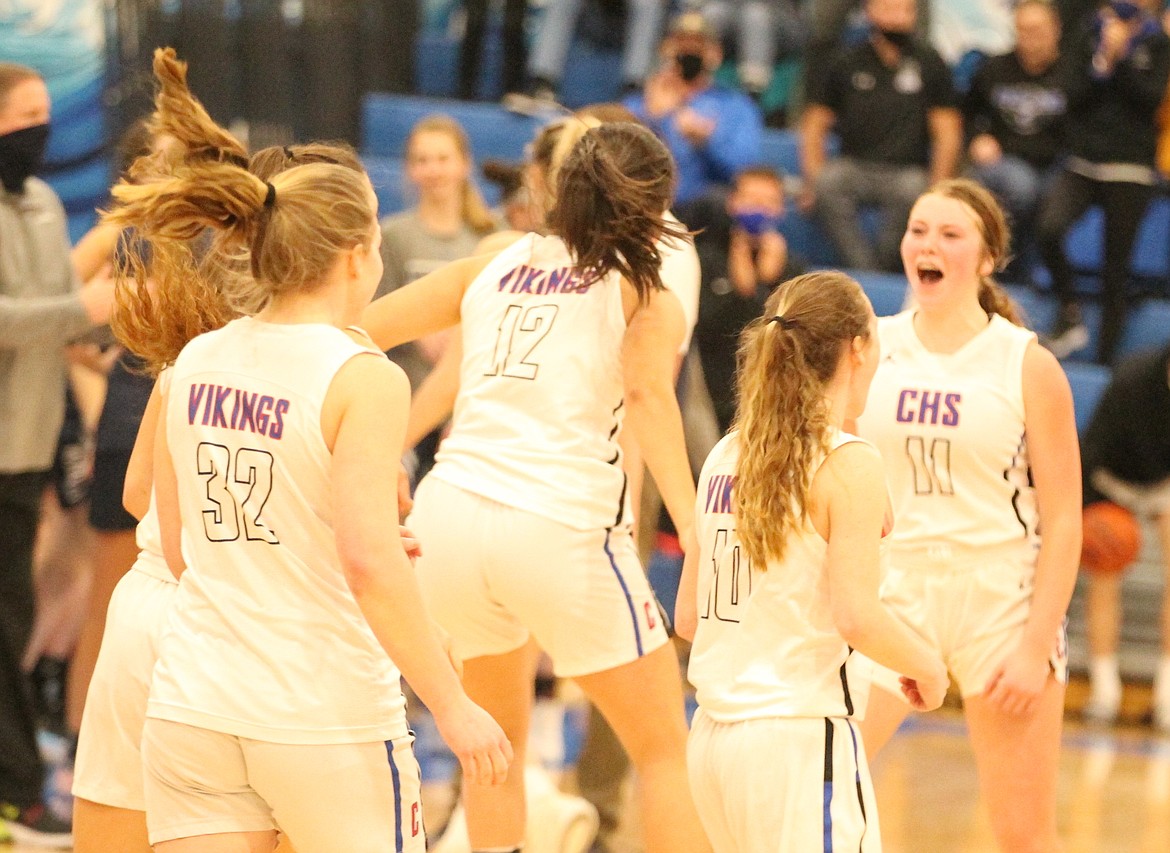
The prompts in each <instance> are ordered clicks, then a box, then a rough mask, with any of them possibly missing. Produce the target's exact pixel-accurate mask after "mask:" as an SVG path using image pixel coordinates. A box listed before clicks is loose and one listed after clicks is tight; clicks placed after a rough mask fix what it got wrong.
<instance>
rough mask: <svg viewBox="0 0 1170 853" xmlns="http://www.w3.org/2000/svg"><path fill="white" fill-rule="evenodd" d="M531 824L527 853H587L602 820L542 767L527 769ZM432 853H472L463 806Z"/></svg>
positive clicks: (528, 824)
mask: <svg viewBox="0 0 1170 853" xmlns="http://www.w3.org/2000/svg"><path fill="white" fill-rule="evenodd" d="M524 784H525V788H526V789H527V806H528V821H527V825H526V827H525V835H526V838H525V841H524V853H585V851H587V850H588V849H589V845H590V844H592V843H593V839H594V838H596V837H597V829H598V827H599V826H600V825H601V821H600V819H599V818H598V816H597V809H596V808H594V806H593V804H592V803H590V802H589V801H588V800H585V799H583V798H581V797H574V796H573V795H572V794H566V793H564V792H562V791H561V790H560V789H558V788H557V786H556V785H555V784H554V783H553V780H552V778H551V777H550V776H549V775H548V774H547V773H545V772H544V771H543V770H541V769H540V768H539V767H532V766H529V767H526V768H524ZM430 851H431V853H471V842H470V841H469V840H468V838H467V815H466V814H465V813H464V811H463V804H462V803H460V804H459V805H457V806H456V807H455V810H454V811H453V812H452V813H451V819H450V820H449V821H448V822H447V829H446V830H445V831H444V832H443V835H442V837H441V838H439V840H438V841H436V842H435V843H434V844H433V845H432V846H431V847H430Z"/></svg>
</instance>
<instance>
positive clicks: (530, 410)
mask: <svg viewBox="0 0 1170 853" xmlns="http://www.w3.org/2000/svg"><path fill="white" fill-rule="evenodd" d="M462 328H463V364H462V368H461V373H460V381H459V396H458V397H457V398H456V401H455V414H454V417H453V419H452V425H451V433H450V435H448V436H447V438H445V439H444V440H443V443H442V444H441V445H440V447H439V453H438V455H437V457H436V464H435V467H434V469H433V470H432V474H433V476H435V477H437V478H439V479H441V480H444V481H446V482H448V483H451V484H452V485H455V486H458V487H460V488H463V489H466V490H467V491H470V492H474V493H476V494H479V495H482V496H484V497H487V498H490V499H492V500H494V501H498V502H500V503H502V504H506V505H507V506H512V507H516V508H518V509H523V510H526V511H529V512H534V513H537V514H538V515H543V516H547V517H549V518H553V519H555V520H557V521H559V522H561V523H562V524H565V525H568V526H569V527H573V528H578V529H586V530H588V529H598V528H605V527H611V526H614V525H615V524H617V523H618V522H619V520H621V519H622V517H623V516H624V515H625V513H624V512H623V505H624V503H625V491H626V480H625V475H624V474H623V473H622V462H621V451H620V450H619V448H618V432H619V431H620V429H621V423H622V415H623V410H622V406H623V404H622V397H623V393H624V385H623V382H622V365H621V346H622V338H623V336H624V335H625V331H626V321H625V314H624V312H623V310H622V294H621V286H620V278H619V276H618V275H616V274H611V275H609V276H606V277H605V278H604V279H602V280H600V281H596V282H592V283H588V282H586V281H585V279H584V278H583V277H582V275H581V273H580V272H579V271H578V270H577V269H576V267H575V266H574V263H573V259H572V257H571V256H570V255H569V252H568V250H567V249H566V248H565V244H564V243H563V242H562V241H561V239H560V238H559V237H551V236H549V237H542V236H540V235H537V234H529V235H526V236H524V237H522V238H521V239H520V240H518V241H516V242H515V243H513V244H512V245H511V246H509V247H508V248H506V249H504V250H503V251H502V252H500V254H499V255H498V256H496V258H495V259H493V260H492V261H491V263H489V264H488V265H487V267H486V268H485V269H484V271H483V272H482V273H480V275H479V277H478V278H476V279H475V281H473V282H472V283H471V284H470V285H469V286H468V288H467V291H466V293H465V294H464V296H463V303H462Z"/></svg>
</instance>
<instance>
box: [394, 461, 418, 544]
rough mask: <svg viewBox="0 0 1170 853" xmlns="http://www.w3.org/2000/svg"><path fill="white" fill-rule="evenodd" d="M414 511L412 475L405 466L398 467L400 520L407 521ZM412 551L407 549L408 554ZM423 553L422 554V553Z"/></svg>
mask: <svg viewBox="0 0 1170 853" xmlns="http://www.w3.org/2000/svg"><path fill="white" fill-rule="evenodd" d="M412 509H414V498H412V497H411V496H410V474H409V473H407V470H406V466H405V465H399V466H398V520H399V521H405V520H406V517H407V516H408V515H410V511H411V510H412ZM409 552H410V549H409V548H408V549H407V553H409ZM420 553H421V552H420Z"/></svg>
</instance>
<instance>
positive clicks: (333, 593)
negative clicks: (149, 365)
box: [109, 158, 510, 853]
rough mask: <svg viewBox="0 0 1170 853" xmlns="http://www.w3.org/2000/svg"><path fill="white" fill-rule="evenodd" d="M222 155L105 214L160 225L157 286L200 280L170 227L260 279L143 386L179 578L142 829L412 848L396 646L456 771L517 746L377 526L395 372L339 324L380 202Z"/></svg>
mask: <svg viewBox="0 0 1170 853" xmlns="http://www.w3.org/2000/svg"><path fill="white" fill-rule="evenodd" d="M232 160H233V158H227V159H226V160H224V161H216V160H210V161H194V162H192V161H188V162H184V163H180V164H175V165H173V166H170V165H163V166H160V167H158V168H156V170H155V171H153V172H151V171H149V170H144V171H143V172H141V173H136V174H135V176H134V177H135V183H134V184H128V183H120V184H119V185H118V186H117V187H116V188H115V193H114V195H115V202H116V204H115V207H114V209H113V210H112V211H111V213H110V214H109V218H110V221H112V222H114V223H115V224H118V225H120V226H123V227H127V226H131V227H135V228H137V229H138V230H139V231H140V232H141V233H142V235H143V237H144V238H145V239H149V240H151V241H152V243H153V244H154V249H155V252H154V258H153V262H152V274H153V278H154V280H155V282H156V287H157V288H158V290H159V292H165V293H171V292H174V291H180V292H181V291H182V289H183V288H187V287H191V288H192V289H194V287H196V286H198V283H197V282H196V283H195V284H193V283H192V281H191V279H192V278H193V277H194V278H195V279H198V277H199V274H198V271H197V270H195V269H193V268H192V265H191V264H190V256H189V253H186V252H185V246H184V245H183V244H182V243H180V242H179V241H181V240H183V239H185V238H190V237H191V236H193V235H195V234H197V233H198V232H199V230H200V229H201V228H203V227H206V226H210V227H212V228H216V229H217V230H218V231H220V232H221V233H222V236H223V237H225V238H227V239H229V240H235V241H238V242H239V244H241V245H243V246H245V247H246V248H247V249H248V251H249V255H250V259H251V270H252V273H253V278H254V281H255V285H256V287H257V289H258V290H259V291H261V292H262V293H263V294H264V295H265V296H266V297H267V301H266V307H265V308H264V309H263V310H262V311H261V312H260V313H259V314H258V315H257V316H256V317H255V318H249V317H245V318H240V319H237V320H234V321H232V322H231V323H229V324H228V325H227V326H225V327H224V328H223V329H220V330H218V331H215V332H211V333H208V334H205V335H202V336H200V337H198V338H196V339H195V340H193V341H192V342H191V343H190V344H188V345H187V346H186V347H184V349H183V351H182V352H181V353H180V355H179V356H178V358H177V359H176V361H175V363H174V365H173V367H172V368H171V370H170V380H169V381H170V389H169V391H168V393H166V394H165V395H163V397H162V399H161V402H160V415H159V420H160V428H159V431H158V434H157V435H156V438H155V454H154V457H155V466H154V467H155V493H156V498H157V507H158V514H159V520H160V524H161V529H162V548H163V552H164V554H165V556H166V559H167V562H168V564H169V565H170V566H171V567H172V571H176V572H177V571H185V572H186V577H185V578H184V581H183V583H182V584H181V585H180V587H179V590H178V592H177V593H176V594H175V601H174V605H173V607H172V615H171V619H170V623H169V625H168V627H167V630H166V632H165V633H164V635H163V638H162V640H161V642H160V651H159V661H158V664H157V666H156V668H155V673H154V683H153V685H152V688H151V696H150V702H149V705H148V711H147V722H146V724H145V727H144V731H143V759H144V763H145V765H146V791H145V799H146V804H147V820H148V827H149V834H150V841H151V843H152V844H153V845H154V848H155V850H157V851H163V853H182V851H187V850H212V851H219V850H223V851H227V850H240V849H248V850H256V851H259V850H271V849H273V848H274V847H275V843H276V826H277V825H279V826H280V827H281V829H282V830H283V831H284V832H285V833H286V834H287V835H288V836H289V838H290V840H291V841H292V843H293V844H294V845H295V846H296V847H297V849H298V850H299V851H301V853H311V851H322V853H324V851H335V850H339V849H344V850H355V851H363V850H371V851H373V850H388V849H392V848H391V845H392V844H393V845H394V849H399V850H417V851H421V850H423V849H424V847H425V839H424V837H423V833H422V826H421V815H420V814H419V810H418V785H419V779H418V767H417V764H416V763H415V762H414V760H413V757H412V756H411V753H410V742H411V737H410V735H409V733H408V732H407V730H406V726H405V714H404V701H403V698H402V693H401V690H400V688H399V683H398V668H397V666H396V665H395V662H397V664H398V665H400V666H401V667H402V670H403V673H404V675H405V676H406V677H407V678H408V679H409V680H410V681H411V682H412V684H413V686H414V687H415V689H416V691H417V692H418V693H419V694H420V696H421V697H422V698H423V699H424V701H426V702H427V704H428V706H429V707H430V708H431V710H432V712H433V713H434V716H435V720H436V723H437V725H438V727H439V729H440V732H441V733H442V734H443V736H444V737H445V739H447V741H448V743H449V744H450V745H451V746H452V748H453V750H454V752H455V753H456V755H458V756H459V758H460V759H461V761H462V762H463V764H464V770H465V772H466V774H467V775H468V777H469V778H472V779H475V780H476V781H477V782H479V783H482V784H485V785H487V784H491V783H498V782H502V781H503V778H504V776H505V775H506V773H507V767H508V763H509V760H510V749H509V746H508V744H507V741H506V739H505V738H504V737H503V734H502V732H501V731H500V729H499V727H498V726H497V725H496V724H495V723H494V722H493V721H492V720H491V719H490V718H489V717H488V716H487V714H486V713H485V712H483V711H482V709H480V708H478V707H476V706H475V705H474V704H473V703H472V702H471V701H470V700H468V699H467V697H466V695H465V694H464V693H463V691H462V689H461V688H460V685H459V682H458V678H457V676H456V674H455V672H454V670H453V669H452V668H451V667H450V666H449V665H448V663H447V661H446V656H445V654H444V652H443V649H442V647H441V646H440V644H439V642H438V639H437V637H436V635H435V632H434V630H433V627H432V625H431V623H430V622H429V619H428V616H427V613H426V609H425V607H424V606H423V604H422V601H421V597H420V595H419V593H418V590H417V586H416V585H415V582H414V577H413V570H412V569H411V567H410V564H409V562H408V560H407V559H406V553H405V551H404V550H403V548H402V545H401V543H400V542H399V541H397V538H396V535H394V536H388V535H387V533H386V524H387V519H388V518H389V519H390V523H391V524H394V523H395V522H396V520H397V519H396V517H395V515H396V510H395V508H396V507H397V500H396V497H395V494H394V488H395V486H394V483H395V481H396V479H397V477H396V467H397V456H398V453H399V449H400V445H401V437H402V432H403V429H404V426H405V413H406V401H407V394H408V392H407V388H406V382H405V377H404V376H403V375H402V373H401V371H398V370H397V369H396V368H393V367H392V366H390V365H389V362H387V361H386V360H385V358H384V357H383V356H382V355H381V354H380V353H379V352H377V351H376V349H375V348H374V347H372V345H371V344H370V342H369V340H368V338H366V337H365V336H364V334H362V333H360V332H358V331H346V330H345V329H346V328H347V327H348V326H350V325H351V323H352V322H353V321H354V320H355V319H357V317H358V316H359V315H360V311H361V309H362V307H363V306H364V305H365V303H366V302H367V301H368V300H369V298H370V296H371V294H372V293H373V290H374V288H375V287H376V285H377V282H378V279H379V277H380V275H381V259H380V256H379V254H378V245H377V243H378V235H379V230H378V227H377V221H376V201H375V198H374V194H373V191H372V188H371V187H370V185H369V181H368V180H367V179H366V178H365V177H364V176H362V175H360V174H358V173H355V172H354V171H352V170H351V169H347V168H345V167H342V166H337V165H333V164H311V165H305V166H297V167H294V168H292V169H289V170H287V171H285V172H282V173H281V174H279V175H276V176H275V177H274V178H273V179H272V181H270V182H265V181H262V180H260V179H259V178H257V177H256V176H254V175H252V174H250V173H249V172H248V171H246V170H245V169H244V168H242V167H241V166H240V165H239V164H238V163H236V162H233V161H232ZM204 415H206V417H204ZM205 421H206V423H205ZM396 444H397V445H398V447H397V448H396V446H395V445H396ZM391 529H393V528H391ZM180 530H181V531H182V539H183V547H182V549H180V546H179V540H180ZM185 557H189V558H190V563H189V568H188V564H187V562H186V560H185Z"/></svg>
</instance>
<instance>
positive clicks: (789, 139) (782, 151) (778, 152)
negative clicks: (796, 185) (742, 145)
mask: <svg viewBox="0 0 1170 853" xmlns="http://www.w3.org/2000/svg"><path fill="white" fill-rule="evenodd" d="M760 149H761V153H762V155H763V162H764V163H766V164H767V165H769V166H772V167H773V168H775V169H779V170H780V171H781V172H782V173H783V174H785V175H799V174H800V136H799V135H797V133H796V132H795V131H792V130H777V129H775V128H771V127H768V128H765V129H764V134H763V136H762V137H761V146H760Z"/></svg>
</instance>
